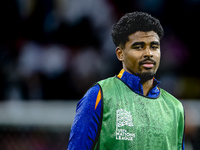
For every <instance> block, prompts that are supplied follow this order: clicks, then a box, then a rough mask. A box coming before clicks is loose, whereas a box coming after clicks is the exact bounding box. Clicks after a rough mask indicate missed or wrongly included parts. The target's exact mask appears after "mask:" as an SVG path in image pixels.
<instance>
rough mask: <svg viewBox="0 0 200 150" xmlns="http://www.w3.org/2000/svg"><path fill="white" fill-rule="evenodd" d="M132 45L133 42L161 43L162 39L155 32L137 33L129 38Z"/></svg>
mask: <svg viewBox="0 0 200 150" xmlns="http://www.w3.org/2000/svg"><path fill="white" fill-rule="evenodd" d="M128 38H129V41H128V42H130V43H133V42H145V43H148V42H152V41H157V42H159V41H160V38H159V36H158V34H157V33H156V32H154V31H149V32H143V31H137V32H135V33H133V34H131V35H129V36H128Z"/></svg>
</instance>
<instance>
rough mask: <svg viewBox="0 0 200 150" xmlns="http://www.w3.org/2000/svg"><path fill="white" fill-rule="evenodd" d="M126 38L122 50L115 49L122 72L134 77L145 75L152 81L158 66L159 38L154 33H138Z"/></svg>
mask: <svg viewBox="0 0 200 150" xmlns="http://www.w3.org/2000/svg"><path fill="white" fill-rule="evenodd" d="M128 38H129V41H127V42H126V44H125V47H124V48H120V47H117V49H116V54H117V57H118V59H119V60H120V61H122V64H123V68H124V70H126V71H128V72H130V73H132V74H136V75H137V74H138V75H143V74H145V75H147V76H150V79H152V78H153V76H154V75H155V73H156V71H157V69H158V67H159V64H160V56H161V54H160V39H159V36H158V35H157V33H155V32H154V31H149V32H141V31H138V32H135V33H133V34H131V35H129V37H128ZM148 80H149V79H148Z"/></svg>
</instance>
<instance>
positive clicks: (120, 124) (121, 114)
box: [116, 109, 135, 141]
mask: <svg viewBox="0 0 200 150" xmlns="http://www.w3.org/2000/svg"><path fill="white" fill-rule="evenodd" d="M124 126H127V127H126V129H127V128H131V127H132V126H133V122H132V115H131V113H130V111H126V110H124V109H118V110H117V112H116V139H117V140H131V141H132V140H133V138H134V137H135V134H133V133H129V132H128V131H127V130H126V129H124Z"/></svg>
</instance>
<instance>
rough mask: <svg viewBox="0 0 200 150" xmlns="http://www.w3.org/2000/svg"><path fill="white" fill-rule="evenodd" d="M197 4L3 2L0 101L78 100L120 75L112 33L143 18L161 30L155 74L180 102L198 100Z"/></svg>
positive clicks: (193, 0) (158, 0) (167, 0)
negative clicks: (131, 18) (133, 17)
mask: <svg viewBox="0 0 200 150" xmlns="http://www.w3.org/2000/svg"><path fill="white" fill-rule="evenodd" d="M199 6H200V1H199V0H177V1H174V0H124V1H120V0H102V1H91V0H86V1H80V0H74V1H72V0H66V1H64V0H29V1H25V0H7V1H2V2H0V83H1V84H0V91H1V93H0V99H1V100H8V99H20V100H30V99H44V100H50V99H52V100H55V99H64V100H68V99H80V98H81V97H82V96H83V95H84V93H85V92H86V91H87V89H88V88H90V86H91V85H92V84H93V83H94V82H96V81H98V80H101V79H104V78H107V77H110V76H114V75H116V74H118V72H119V71H120V70H121V68H122V66H121V63H120V62H119V61H118V60H117V58H116V56H115V46H114V45H113V43H112V40H111V36H110V30H111V27H112V25H113V23H115V22H117V21H118V19H119V18H120V17H121V16H122V15H124V14H125V13H127V12H133V11H144V12H148V13H151V14H152V15H153V16H155V17H156V18H158V19H159V20H160V22H161V24H162V26H163V28H164V30H165V35H164V37H163V39H162V40H161V52H162V60H161V66H160V69H159V71H158V73H157V76H156V77H157V78H158V80H161V82H162V83H161V85H160V86H161V87H163V88H164V89H166V90H167V91H169V92H170V93H171V94H173V95H174V96H176V97H177V98H181V99H188V98H190V99H198V98H200V92H199V91H200V71H199V56H200V50H199V35H200V30H199V27H200V22H199V19H198V18H199V15H200V9H199V8H200V7H199Z"/></svg>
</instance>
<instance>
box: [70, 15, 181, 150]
mask: <svg viewBox="0 0 200 150" xmlns="http://www.w3.org/2000/svg"><path fill="white" fill-rule="evenodd" d="M163 34H164V31H163V28H162V26H161V25H160V22H159V20H157V19H156V18H154V17H152V16H151V15H149V14H147V13H143V12H133V13H128V14H125V15H124V16H123V17H122V18H121V19H120V20H119V22H118V23H116V24H115V25H114V26H113V28H112V38H113V42H114V44H115V45H116V47H117V48H116V55H117V58H118V59H119V60H120V61H121V62H122V65H123V69H122V70H121V72H120V73H119V74H118V75H117V76H115V77H111V78H108V79H105V80H102V81H99V82H97V84H96V85H94V86H93V87H92V88H90V89H89V90H88V92H87V93H86V94H85V95H84V97H83V98H82V99H81V100H80V101H79V103H78V104H77V110H76V116H75V118H74V122H73V125H72V128H71V133H70V140H69V143H68V149H69V150H74V149H77V150H78V149H81V150H84V149H100V150H107V149H109V150H128V149H131V150H132V149H133V150H147V149H148V150H181V149H184V110H183V106H182V104H181V103H180V102H179V101H178V100H177V99H176V98H174V97H173V96H172V95H170V94H169V93H167V92H166V91H165V90H163V89H161V88H158V84H159V83H160V82H159V81H157V80H156V79H155V78H154V77H155V74H156V71H157V69H158V67H159V64H160V56H161V52H160V39H161V37H162V36H163Z"/></svg>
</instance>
